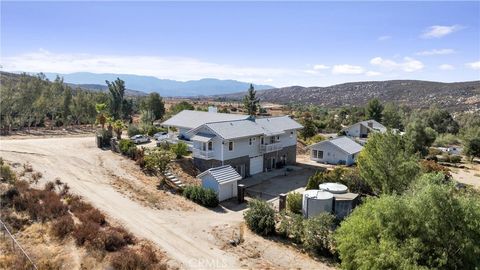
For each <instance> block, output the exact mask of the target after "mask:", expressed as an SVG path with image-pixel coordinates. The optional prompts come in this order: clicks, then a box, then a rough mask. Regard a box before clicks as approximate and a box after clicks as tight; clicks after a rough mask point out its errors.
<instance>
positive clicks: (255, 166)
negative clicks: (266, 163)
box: [250, 156, 263, 175]
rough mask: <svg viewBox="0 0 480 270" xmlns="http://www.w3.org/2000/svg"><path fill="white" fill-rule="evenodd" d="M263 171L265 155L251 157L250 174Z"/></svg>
mask: <svg viewBox="0 0 480 270" xmlns="http://www.w3.org/2000/svg"><path fill="white" fill-rule="evenodd" d="M262 171H263V156H256V157H251V158H250V175H254V174H257V173H261V172H262Z"/></svg>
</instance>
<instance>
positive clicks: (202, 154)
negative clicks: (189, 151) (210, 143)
mask: <svg viewBox="0 0 480 270" xmlns="http://www.w3.org/2000/svg"><path fill="white" fill-rule="evenodd" d="M213 154H214V153H213V151H212V150H201V149H198V148H193V157H196V158H201V159H212V158H213Z"/></svg>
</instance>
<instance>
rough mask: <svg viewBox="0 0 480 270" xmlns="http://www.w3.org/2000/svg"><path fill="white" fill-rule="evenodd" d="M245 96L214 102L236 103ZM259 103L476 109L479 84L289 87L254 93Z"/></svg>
mask: <svg viewBox="0 0 480 270" xmlns="http://www.w3.org/2000/svg"><path fill="white" fill-rule="evenodd" d="M244 95H245V93H241V92H240V93H234V94H229V95H223V96H216V97H217V98H226V99H233V100H238V99H240V98H242V97H243V96H244ZM257 96H258V97H259V98H260V100H262V101H268V102H274V103H280V104H290V103H299V104H316V105H320V106H325V107H340V106H360V105H365V104H366V103H367V102H368V100H370V99H372V98H375V97H376V98H378V99H380V100H381V101H384V102H385V101H388V102H395V103H398V104H405V105H408V106H410V107H412V108H426V107H429V106H431V105H432V104H436V105H438V106H440V107H443V108H447V109H449V110H469V109H479V108H480V81H471V82H454V83H441V82H429V81H416V80H394V81H371V82H352V83H344V84H337V85H332V86H328V87H302V86H290V87H283V88H275V89H269V90H263V91H258V92H257Z"/></svg>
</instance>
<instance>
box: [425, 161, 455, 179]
mask: <svg viewBox="0 0 480 270" xmlns="http://www.w3.org/2000/svg"><path fill="white" fill-rule="evenodd" d="M420 168H421V170H422V172H423V173H438V172H439V173H442V174H443V175H444V178H445V180H449V179H451V178H452V175H451V173H450V169H449V168H447V167H445V166H442V165H440V164H438V163H437V162H435V161H433V160H420Z"/></svg>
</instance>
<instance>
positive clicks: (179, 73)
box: [1, 49, 302, 82]
mask: <svg viewBox="0 0 480 270" xmlns="http://www.w3.org/2000/svg"><path fill="white" fill-rule="evenodd" d="M1 64H2V66H3V69H4V70H9V71H25V72H58V73H72V72H82V71H85V72H94V73H120V74H138V75H150V76H155V77H158V78H169V79H174V80H181V81H185V80H194V79H201V78H208V77H214V78H219V79H235V80H242V81H253V82H264V81H266V80H268V79H272V80H273V79H275V81H278V80H277V79H278V78H286V77H288V76H293V77H296V76H299V74H301V73H302V72H301V71H299V70H294V69H283V68H263V67H261V68H260V67H244V66H234V65H225V64H218V63H211V62H206V61H201V60H198V59H194V58H187V57H162V56H147V55H130V56H123V55H92V54H83V53H78V54H58V53H52V52H49V51H47V50H43V49H40V50H38V51H36V52H32V53H26V54H20V55H16V56H10V57H3V58H2V63H1Z"/></svg>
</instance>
